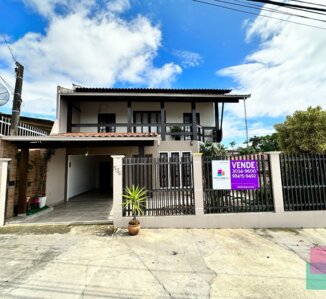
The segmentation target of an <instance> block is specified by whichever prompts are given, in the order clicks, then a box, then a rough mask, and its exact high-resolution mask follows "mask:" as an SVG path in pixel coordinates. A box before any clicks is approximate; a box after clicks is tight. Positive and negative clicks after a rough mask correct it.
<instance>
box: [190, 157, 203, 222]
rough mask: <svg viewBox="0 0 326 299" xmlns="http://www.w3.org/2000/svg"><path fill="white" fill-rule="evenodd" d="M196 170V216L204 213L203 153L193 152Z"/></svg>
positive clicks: (194, 168)
mask: <svg viewBox="0 0 326 299" xmlns="http://www.w3.org/2000/svg"><path fill="white" fill-rule="evenodd" d="M192 157H193V158H192V159H193V160H192V161H193V170H194V173H193V174H194V193H195V213H196V216H203V215H204V192H203V173H202V171H203V168H202V153H193V154H192Z"/></svg>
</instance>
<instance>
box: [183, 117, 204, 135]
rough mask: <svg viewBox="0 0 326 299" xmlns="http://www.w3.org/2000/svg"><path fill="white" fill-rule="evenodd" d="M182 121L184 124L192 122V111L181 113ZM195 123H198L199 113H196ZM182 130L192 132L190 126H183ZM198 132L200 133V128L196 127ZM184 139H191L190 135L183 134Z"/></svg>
mask: <svg viewBox="0 0 326 299" xmlns="http://www.w3.org/2000/svg"><path fill="white" fill-rule="evenodd" d="M183 123H184V124H192V113H183ZM196 124H197V125H200V114H199V113H196ZM184 131H185V132H188V133H192V132H193V131H192V127H191V126H185V127H184ZM198 134H200V129H199V128H198ZM184 138H185V140H192V136H185V137H184Z"/></svg>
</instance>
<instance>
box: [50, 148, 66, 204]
mask: <svg viewBox="0 0 326 299" xmlns="http://www.w3.org/2000/svg"><path fill="white" fill-rule="evenodd" d="M65 185H66V149H56V151H55V154H54V155H53V156H52V157H51V160H50V161H49V162H48V166H47V179H46V195H47V205H54V204H57V203H60V202H63V201H64V200H65Z"/></svg>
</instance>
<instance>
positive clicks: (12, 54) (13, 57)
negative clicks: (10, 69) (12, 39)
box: [1, 31, 17, 63]
mask: <svg viewBox="0 0 326 299" xmlns="http://www.w3.org/2000/svg"><path fill="white" fill-rule="evenodd" d="M1 35H2V37H3V40H4V41H5V43H6V45H7V47H8V49H9V52H10V54H11V57H12V59H13V60H14V62H15V63H16V62H17V60H16V58H15V56H14V53H13V52H12V50H11V48H10V46H9V44H8V42H7V39H6V37H5V35H4V34H3V32H2V31H1Z"/></svg>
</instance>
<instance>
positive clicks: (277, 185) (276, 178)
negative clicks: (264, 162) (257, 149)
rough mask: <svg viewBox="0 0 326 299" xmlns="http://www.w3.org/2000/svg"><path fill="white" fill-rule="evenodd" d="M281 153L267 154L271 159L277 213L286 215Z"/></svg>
mask: <svg viewBox="0 0 326 299" xmlns="http://www.w3.org/2000/svg"><path fill="white" fill-rule="evenodd" d="M280 153H281V152H267V153H266V154H268V155H269V157H270V167H271V169H270V173H271V179H272V190H273V197H274V208H275V213H284V202H283V189H282V174H281V165H280Z"/></svg>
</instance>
